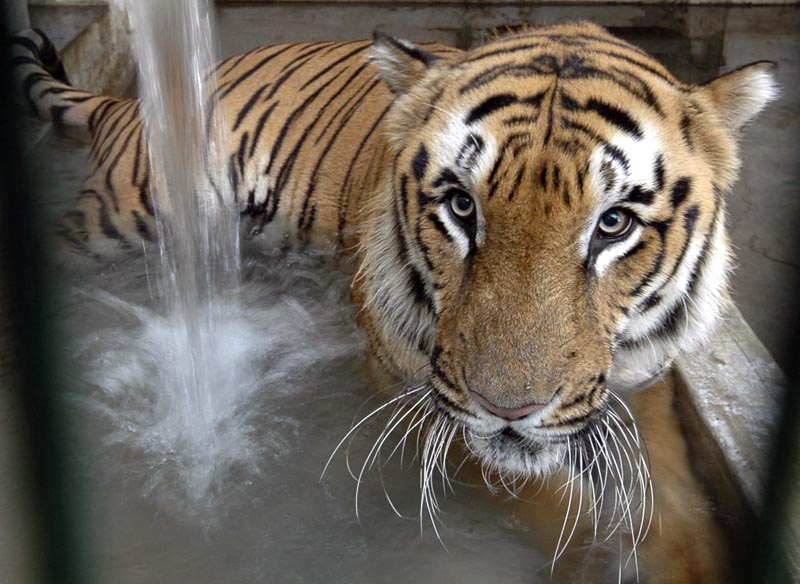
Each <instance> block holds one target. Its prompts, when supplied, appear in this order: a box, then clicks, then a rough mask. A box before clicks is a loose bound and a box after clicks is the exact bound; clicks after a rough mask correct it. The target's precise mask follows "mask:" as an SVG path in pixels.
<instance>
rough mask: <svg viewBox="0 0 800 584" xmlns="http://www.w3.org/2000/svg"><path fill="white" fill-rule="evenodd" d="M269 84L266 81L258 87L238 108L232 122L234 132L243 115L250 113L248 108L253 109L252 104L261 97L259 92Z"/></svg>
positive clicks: (242, 119) (243, 117)
mask: <svg viewBox="0 0 800 584" xmlns="http://www.w3.org/2000/svg"><path fill="white" fill-rule="evenodd" d="M269 85H270V84H269V83H267V84H265V85H262V86H261V87H259V88H258V89H257V90H256V91H255V92H253V95H251V96H250V99H248V100H247V101H246V102H245V104H244V105H243V106H242V109H240V110H239V113H238V114H237V115H236V121H235V122H234V123H233V131H234V132H235V131H236V130H238V129H239V126H240V125H241V123H242V121H244V119H245V117H247V114H248V113H250V110H251V109H253V106H254V105H255V104H256V102H257V101H258V98H259V97H261V94H262V93H264V90H265V89H267V87H269Z"/></svg>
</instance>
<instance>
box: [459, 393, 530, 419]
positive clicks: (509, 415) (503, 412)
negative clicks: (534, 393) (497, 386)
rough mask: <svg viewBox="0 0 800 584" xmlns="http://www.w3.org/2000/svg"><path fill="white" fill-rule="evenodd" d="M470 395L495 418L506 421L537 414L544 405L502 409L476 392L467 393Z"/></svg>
mask: <svg viewBox="0 0 800 584" xmlns="http://www.w3.org/2000/svg"><path fill="white" fill-rule="evenodd" d="M469 392H470V393H471V394H472V397H474V398H475V401H477V402H478V403H479V404H481V405H482V406H483V407H484V408H485V409H486V410H488V411H490V412H491V413H493V414H494V415H495V416H499V417H501V418H505V419H506V420H511V421H512V422H513V421H514V420H521V419H522V418H524V417H525V416H530V415H531V414H532V413H534V412H538V411H539V410H541V409H542V408H543V407H544V404H528V405H527V406H522V407H521V408H504V407H502V406H496V405H494V404H493V403H492V402H490V401H489V400H488V399H486V398H485V397H483V396H482V395H481V394H479V393H478V392H477V391H472V390H470V391H469Z"/></svg>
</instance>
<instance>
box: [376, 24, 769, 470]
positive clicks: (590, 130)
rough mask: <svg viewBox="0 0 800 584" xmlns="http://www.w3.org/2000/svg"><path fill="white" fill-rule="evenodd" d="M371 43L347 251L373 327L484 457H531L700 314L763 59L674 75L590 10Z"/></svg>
mask: <svg viewBox="0 0 800 584" xmlns="http://www.w3.org/2000/svg"><path fill="white" fill-rule="evenodd" d="M373 62H374V63H375V65H376V66H377V67H378V70H379V72H380V74H381V76H382V77H383V78H384V79H385V80H386V81H387V82H388V83H389V85H390V87H391V88H392V89H393V91H394V92H395V94H396V98H395V101H394V103H393V105H392V107H391V109H390V110H389V112H388V115H387V120H386V139H387V141H388V143H389V148H390V150H391V152H392V161H393V163H392V171H391V176H390V179H389V180H388V181H387V185H386V189H385V192H384V193H383V195H382V196H379V197H377V200H376V205H377V206H376V208H375V209H374V212H373V214H372V216H373V219H372V223H371V224H370V225H368V228H367V231H366V236H365V240H366V241H367V242H369V243H368V245H365V246H364V248H363V250H364V251H362V266H361V270H362V275H363V276H364V279H365V282H366V286H365V288H366V299H365V303H364V304H365V310H366V311H367V312H368V314H369V315H370V318H371V321H373V322H372V323H371V324H370V326H369V327H368V328H369V330H370V335H371V337H372V338H373V341H375V342H373V345H374V346H375V345H377V347H376V351H377V352H378V353H379V357H382V360H383V361H384V362H388V363H390V364H391V365H392V366H394V368H395V369H396V370H397V371H398V372H400V373H401V374H404V375H409V374H411V373H412V372H414V371H416V370H418V369H419V368H420V367H427V371H429V383H430V386H431V388H432V395H433V400H434V402H435V405H436V408H438V410H439V411H440V412H442V413H443V414H444V415H445V416H446V417H448V418H449V419H450V420H453V421H455V422H456V423H457V424H458V425H459V426H461V427H462V428H464V436H465V438H466V439H467V443H468V446H469V447H470V449H471V450H472V451H473V452H474V453H476V454H477V455H478V456H479V457H480V458H481V459H482V460H483V461H484V462H485V463H486V464H488V465H489V466H491V467H494V468H497V469H500V470H502V471H510V472H513V473H515V474H521V475H524V476H530V475H534V474H543V473H546V472H548V471H549V470H551V469H552V467H553V466H554V465H556V464H558V463H559V462H561V461H562V460H563V458H564V453H565V452H566V451H567V450H568V444H569V441H570V439H571V438H572V437H575V436H579V435H581V433H584V432H585V431H586V430H587V428H590V427H591V425H592V424H593V423H595V421H596V420H597V419H598V417H599V416H600V415H601V414H602V413H603V411H604V409H605V408H606V406H607V403H608V400H609V395H610V391H611V390H617V391H622V390H627V389H630V388H634V387H637V386H642V385H644V384H646V383H647V382H648V381H649V380H650V379H652V378H653V377H654V376H656V375H658V373H659V372H660V371H661V370H662V369H663V368H665V367H666V366H668V365H669V363H670V361H671V359H672V358H673V357H674V356H675V354H676V353H677V352H678V351H680V350H685V349H688V348H691V347H692V346H694V345H696V344H697V343H698V342H700V341H702V340H703V339H704V338H705V337H706V336H707V335H708V334H709V332H710V331H711V330H712V328H713V326H714V324H715V322H716V321H717V320H718V319H719V317H720V315H721V312H722V311H723V309H724V303H725V299H726V286H727V274H728V271H729V265H730V259H729V258H730V251H729V244H728V240H727V237H726V233H725V228H724V200H723V195H724V194H725V192H726V191H727V190H728V189H729V188H730V186H731V184H732V182H733V180H734V178H735V174H736V170H737V166H738V158H737V152H736V143H735V140H736V138H737V136H738V132H739V130H740V128H741V127H742V125H743V124H745V123H746V122H747V121H748V120H749V119H750V118H752V117H753V116H754V115H755V114H756V113H758V111H760V110H761V108H762V107H763V106H764V105H765V104H766V103H767V102H768V101H769V100H770V99H772V98H773V97H774V96H775V93H776V88H775V85H774V82H773V80H772V77H771V70H772V65H771V64H766V63H756V64H754V65H751V66H749V67H747V68H743V69H740V70H738V71H736V72H734V73H731V74H728V75H726V76H723V77H720V78H718V79H717V80H715V81H712V82H711V83H709V84H706V85H703V86H688V85H685V84H682V83H680V82H679V81H677V80H676V79H675V78H674V77H672V76H671V75H670V74H669V73H668V72H667V71H666V70H665V69H664V68H663V67H662V66H661V65H660V64H659V63H657V62H656V61H654V60H653V59H651V58H650V57H648V56H647V55H646V54H644V53H643V52H641V51H639V50H638V49H636V48H634V47H632V46H630V45H628V44H626V43H624V42H622V41H620V40H618V39H616V38H615V37H613V36H611V35H609V34H608V33H607V32H606V31H604V30H603V29H601V28H599V27H596V26H594V25H589V24H575V25H564V26H557V27H551V28H545V29H532V30H530V31H527V32H524V33H522V34H518V35H514V36H510V37H505V38H500V39H497V40H495V41H493V42H491V43H489V44H487V45H485V46H483V47H481V48H478V49H476V50H473V51H471V52H467V53H464V54H461V55H459V56H457V57H452V58H448V59H444V58H437V57H436V56H434V55H433V54H431V53H427V52H425V51H423V50H422V49H420V48H418V47H415V46H414V45H411V44H410V43H407V42H405V41H398V40H396V39H391V38H389V37H383V36H378V37H377V38H376V46H375V49H374V51H373Z"/></svg>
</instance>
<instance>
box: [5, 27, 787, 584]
mask: <svg viewBox="0 0 800 584" xmlns="http://www.w3.org/2000/svg"><path fill="white" fill-rule="evenodd" d="M44 42H45V41H43V39H42V38H41V37H39V36H38V35H37V34H35V33H30V34H29V35H27V38H26V39H23V40H21V41H20V42H19V43H18V47H17V50H18V57H17V61H16V64H17V67H18V71H19V77H20V80H21V82H22V86H23V89H24V91H25V94H26V95H27V97H28V99H29V100H30V102H31V104H32V105H33V106H34V107H35V109H36V110H37V111H38V113H39V114H40V115H41V116H42V117H45V118H48V119H54V120H56V121H59V122H62V123H68V124H77V125H86V126H87V127H88V128H89V131H90V132H91V135H92V161H93V163H94V170H93V172H92V173H91V175H90V176H89V178H88V179H87V180H86V182H85V184H84V187H83V190H82V191H81V194H80V197H79V199H78V201H77V204H76V206H75V208H74V209H73V210H72V211H70V212H69V213H68V214H67V215H66V217H65V219H64V221H63V224H62V234H63V236H64V237H65V238H66V239H67V240H68V241H69V242H70V243H71V244H72V245H74V246H78V247H80V248H82V249H85V250H88V251H90V252H93V253H97V254H99V255H105V254H108V253H110V252H112V251H117V250H120V249H126V248H133V249H137V248H138V247H139V246H140V244H139V239H141V238H144V239H152V238H153V237H154V227H153V208H152V204H151V199H150V189H151V185H152V183H153V177H152V176H151V170H150V166H149V162H148V157H147V153H146V150H145V140H144V136H143V132H142V124H141V121H140V119H139V115H138V103H137V101H136V100H134V99H128V100H124V99H116V98H111V97H104V96H95V95H92V94H89V93H86V92H82V91H80V90H77V89H75V88H72V87H71V86H69V85H68V84H67V83H66V82H65V79H64V80H61V81H59V80H58V79H56V78H55V77H54V74H53V71H52V67H49V66H48V63H47V61H46V59H45V58H44V57H43V54H46V53H47V51H44V52H43V51H42V50H41V49H42V45H43V43H44ZM772 68H773V66H772V64H769V63H756V64H753V65H750V66H747V67H744V68H742V69H739V70H736V71H734V72H732V73H729V74H727V75H724V76H722V77H720V78H717V79H716V80H713V81H711V82H709V83H707V84H704V85H700V86H694V85H686V84H683V83H681V82H679V81H678V80H676V79H675V78H674V77H673V76H672V75H671V74H670V73H669V72H668V71H667V70H665V69H664V68H663V67H662V66H661V65H660V64H659V63H657V62H656V61H654V60H653V59H651V58H650V57H649V56H647V55H646V54H645V53H643V52H642V51H640V50H639V49H637V48H635V47H633V46H631V45H629V44H627V43H625V42H623V41H621V40H619V39H617V38H615V37H613V36H611V35H609V34H608V33H607V32H606V31H605V30H603V29H602V28H600V27H597V26H595V25H592V24H588V23H577V24H567V25H558V26H553V27H548V28H541V29H530V30H526V31H523V32H521V33H518V34H514V35H510V36H506V37H500V38H498V39H495V40H493V41H492V42H490V43H488V44H486V45H484V46H482V47H479V48H476V49H474V50H471V51H467V52H462V51H458V50H455V49H451V48H448V47H444V46H440V45H426V46H416V45H413V44H411V43H409V42H407V41H402V40H397V39H394V38H391V37H387V36H384V35H381V34H378V35H376V37H375V41H374V42H372V43H370V42H329V43H299V44H286V45H277V46H273V47H265V48H260V49H256V50H254V51H251V52H249V53H246V54H244V55H241V56H237V57H232V58H230V59H227V60H225V61H223V62H221V63H220V64H219V65H218V66H217V67H216V68H215V71H214V73H215V74H216V76H217V81H218V88H217V90H216V97H217V98H218V105H217V106H216V108H217V109H216V110H215V111H214V112H213V115H214V116H219V117H221V118H222V119H223V120H224V121H225V123H226V125H227V128H228V135H229V140H228V145H227V155H226V159H225V169H224V173H225V174H226V175H227V178H228V179H229V183H230V192H224V193H220V194H221V195H223V196H225V197H227V198H229V199H230V200H231V201H233V203H234V204H236V205H238V207H239V209H240V211H241V213H242V217H243V226H244V227H243V228H244V230H245V232H246V233H247V234H248V235H249V236H250V237H252V238H254V239H259V238H260V239H264V240H269V241H275V242H281V244H283V243H284V242H288V243H290V244H291V245H298V246H306V245H318V244H321V243H333V244H335V245H337V246H339V248H340V249H342V250H355V255H356V263H357V272H356V276H355V278H354V281H353V300H354V303H355V304H356V306H357V307H359V312H358V319H359V323H360V325H361V326H362V327H363V328H364V330H365V331H366V332H367V334H368V336H369V341H370V346H371V350H370V356H371V357H372V359H373V360H374V363H375V364H376V365H377V366H378V367H379V368H380V369H381V370H383V371H386V372H388V373H389V374H390V375H391V376H393V377H398V378H401V379H409V378H412V377H415V376H416V377H417V378H418V377H419V372H420V371H423V372H424V374H425V378H424V381H423V387H424V388H425V392H426V393H424V396H427V397H425V403H426V407H429V408H430V409H431V410H434V411H436V413H437V415H438V416H440V418H441V419H442V420H445V421H446V423H447V424H449V425H450V426H449V427H452V428H453V430H452V431H451V432H449V436H450V439H452V437H453V435H454V434H455V430H456V429H459V430H462V431H463V435H464V438H465V441H466V443H467V447H468V448H469V450H471V451H472V453H473V454H474V455H475V456H476V457H478V458H479V459H480V460H481V462H482V463H483V464H484V465H485V466H487V467H489V468H490V469H493V470H497V471H498V472H500V473H506V474H508V475H511V476H520V477H523V478H524V477H531V476H542V475H547V474H548V473H550V472H552V471H553V470H554V469H555V468H557V467H559V466H561V465H564V464H565V463H566V462H567V460H568V456H571V453H572V450H571V448H572V445H574V444H575V443H579V442H580V441H581V440H583V439H584V438H585V437H586V436H589V437H590V440H591V436H593V432H594V431H595V429H596V428H597V427H598V426H601V424H602V422H603V420H604V416H605V415H606V412H607V411H608V402H609V399H610V396H611V395H612V393H611V392H612V390H616V391H618V392H622V393H624V392H627V391H632V390H636V389H640V388H643V387H646V386H648V385H650V384H651V383H653V380H655V379H657V377H658V376H659V375H660V374H661V373H662V372H663V371H665V369H666V368H668V367H669V364H670V362H671V360H672V359H673V358H674V356H675V355H676V354H677V353H678V352H679V351H681V350H687V349H691V348H692V347H694V346H697V344H698V343H700V342H702V341H703V340H704V339H705V338H707V336H708V335H709V334H710V332H711V331H712V330H713V327H714V325H715V323H716V322H717V320H718V319H719V317H720V315H721V314H722V311H723V310H724V305H725V300H726V294H727V293H726V288H727V275H728V272H729V269H730V251H729V248H730V246H729V243H728V240H727V236H726V232H725V226H724V217H725V211H724V205H725V203H724V196H725V194H726V193H727V192H728V191H729V190H730V187H731V186H732V183H733V181H734V180H735V176H736V172H737V168H738V153H737V145H736V140H737V138H738V136H739V133H740V130H741V128H742V126H743V125H744V124H745V123H746V122H747V121H749V120H750V119H751V118H752V117H753V116H755V115H756V114H757V113H758V112H759V111H760V110H761V109H762V108H763V107H764V105H766V104H767V103H768V102H769V101H770V100H771V99H773V98H774V97H775V95H776V86H775V83H774V80H773V77H772ZM48 69H50V71H48ZM415 395H416V396H423V394H422V393H418V394H415ZM412 397H413V396H412ZM414 399H417V398H416V397H414ZM420 401H421V400H420ZM440 433H441V434H442V435H448V432H446V431H445V432H440ZM437 445H438V446H437ZM434 446H435V447H438V448H439V450H441V449H442V446H441V444H438V443H437V444H434ZM444 450H445V451H446V448H445V449H444ZM584 452H585V451H584ZM597 457H598V455H597V453H596V452H595V458H597ZM679 537H680V536H679ZM682 543H683V544H685V541H684V542H682ZM674 581H676V582H677V581H683V580H680V576H678V577H676V579H675V580H674Z"/></svg>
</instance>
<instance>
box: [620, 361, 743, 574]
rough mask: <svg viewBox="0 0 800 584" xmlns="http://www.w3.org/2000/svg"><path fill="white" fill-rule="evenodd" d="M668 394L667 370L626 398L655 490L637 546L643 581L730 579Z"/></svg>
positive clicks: (719, 537)
mask: <svg viewBox="0 0 800 584" xmlns="http://www.w3.org/2000/svg"><path fill="white" fill-rule="evenodd" d="M674 398H675V383H674V379H673V375H672V374H670V375H669V376H668V377H667V378H666V379H664V380H663V381H661V382H658V383H656V384H655V385H654V386H652V387H650V388H648V389H646V390H644V391H641V392H639V393H638V394H637V395H635V396H633V398H632V399H631V400H630V402H631V407H632V409H633V412H634V415H635V417H636V420H637V422H638V424H639V428H640V431H641V433H642V435H643V436H644V439H645V442H646V444H647V447H648V451H649V455H650V471H651V475H652V478H653V489H654V495H655V516H654V521H653V526H652V528H651V532H650V534H649V535H648V537H647V538H646V539H645V541H644V542H643V543H642V546H641V548H640V555H641V562H640V563H641V565H642V570H643V573H644V574H645V576H646V579H645V581H646V582H647V583H652V584H678V583H680V584H694V583H697V584H700V583H703V584H714V583H716V582H730V581H731V579H730V574H727V573H726V569H725V566H726V565H728V562H727V561H726V554H727V551H726V545H725V537H724V534H723V532H722V529H721V527H720V525H719V522H718V520H717V519H716V518H715V517H714V512H713V508H712V504H711V502H710V500H709V497H708V495H707V493H706V491H705V489H704V487H703V485H702V484H700V482H699V481H698V479H697V478H696V477H695V475H694V474H693V472H692V467H691V461H690V460H689V453H688V446H687V442H686V440H687V437H686V436H685V435H684V434H683V433H682V431H681V425H680V421H679V419H678V415H677V412H676V411H675V407H674V404H675V399H674Z"/></svg>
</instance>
